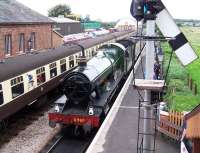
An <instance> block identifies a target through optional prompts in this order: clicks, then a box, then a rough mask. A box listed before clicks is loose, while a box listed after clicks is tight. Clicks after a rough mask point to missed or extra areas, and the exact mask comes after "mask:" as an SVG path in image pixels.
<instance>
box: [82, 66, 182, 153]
mask: <svg viewBox="0 0 200 153" xmlns="http://www.w3.org/2000/svg"><path fill="white" fill-rule="evenodd" d="M140 65H141V64H139V63H138V69H137V75H138V74H140V75H141V70H140V69H141V66H140ZM136 66H137V65H136ZM140 77H141V76H140ZM131 80H132V75H130V76H129V78H128V79H127V81H126V84H125V85H124V87H123V89H122V91H121V92H120V94H119V96H118V98H117V99H116V102H115V103H114V105H113V107H112V109H111V110H110V112H109V114H108V116H107V118H106V119H105V121H104V122H103V124H102V126H101V128H100V129H99V131H98V133H97V134H96V136H95V138H94V139H93V142H92V143H91V144H90V146H89V148H88V150H87V152H86V153H137V129H138V99H139V98H138V96H139V95H138V92H137V90H135V89H134V88H133V86H132V85H131ZM179 152H180V151H179V146H178V144H175V143H173V142H172V141H170V140H168V139H167V138H165V137H161V135H160V134H159V133H158V134H157V137H156V153H179Z"/></svg>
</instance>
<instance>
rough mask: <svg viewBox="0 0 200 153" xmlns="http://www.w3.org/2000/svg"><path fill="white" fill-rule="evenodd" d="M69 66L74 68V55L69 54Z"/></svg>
mask: <svg viewBox="0 0 200 153" xmlns="http://www.w3.org/2000/svg"><path fill="white" fill-rule="evenodd" d="M69 67H70V68H73V67H74V56H73V55H72V56H69Z"/></svg>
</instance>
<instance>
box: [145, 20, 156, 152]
mask: <svg viewBox="0 0 200 153" xmlns="http://www.w3.org/2000/svg"><path fill="white" fill-rule="evenodd" d="M146 35H147V36H150V37H151V36H155V20H147V22H146ZM145 49H146V66H145V67H146V68H145V72H146V75H145V79H146V80H153V76H154V70H153V68H154V58H155V55H154V53H155V48H154V41H147V42H146V48H145ZM144 100H145V102H144V118H145V119H144V139H143V148H144V153H149V151H148V150H145V149H151V148H152V145H151V140H152V135H149V134H152V133H153V126H152V120H151V119H148V118H153V110H152V106H151V91H150V90H145V97H144Z"/></svg>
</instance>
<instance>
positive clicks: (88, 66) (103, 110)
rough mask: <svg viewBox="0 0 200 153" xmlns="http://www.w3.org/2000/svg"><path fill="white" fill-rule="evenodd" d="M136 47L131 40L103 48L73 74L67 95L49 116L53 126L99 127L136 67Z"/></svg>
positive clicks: (68, 78)
mask: <svg viewBox="0 0 200 153" xmlns="http://www.w3.org/2000/svg"><path fill="white" fill-rule="evenodd" d="M135 47H136V43H134V42H133V41H131V40H128V39H126V40H125V39H124V40H120V41H118V42H117V43H109V44H106V45H103V46H102V47H100V49H99V50H98V52H97V54H96V55H95V56H94V57H92V58H91V59H90V60H89V61H88V62H86V63H85V64H83V63H81V65H79V66H78V67H77V68H76V69H74V70H73V71H71V72H69V73H68V74H67V75H66V76H65V78H64V80H63V82H62V90H63V93H64V94H63V96H62V97H61V98H60V99H58V100H57V101H56V102H55V110H54V111H53V112H50V113H49V125H50V126H51V127H55V126H56V124H61V125H64V126H72V127H74V128H75V129H77V127H78V128H79V127H80V128H81V129H84V128H85V127H86V126H87V127H88V126H89V127H90V128H98V127H99V126H100V124H101V122H102V121H103V119H104V118H105V116H106V114H107V113H108V111H109V109H110V107H111V105H112V98H113V96H114V95H115V93H116V91H117V89H119V85H120V82H121V81H122V80H123V79H125V78H126V76H127V74H128V72H130V70H131V68H132V57H133V56H132V55H133V50H134V49H135ZM84 130H85V129H84ZM85 131H87V130H85ZM74 132H75V131H74Z"/></svg>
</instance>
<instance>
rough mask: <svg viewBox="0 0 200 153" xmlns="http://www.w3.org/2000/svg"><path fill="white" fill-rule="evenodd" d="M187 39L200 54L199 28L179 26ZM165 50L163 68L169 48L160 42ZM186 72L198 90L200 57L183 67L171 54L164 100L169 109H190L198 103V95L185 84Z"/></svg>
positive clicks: (199, 101)
mask: <svg viewBox="0 0 200 153" xmlns="http://www.w3.org/2000/svg"><path fill="white" fill-rule="evenodd" d="M181 30H182V31H183V33H184V34H185V35H186V37H187V39H188V40H189V41H190V43H191V45H192V47H193V48H194V50H195V51H196V53H197V54H198V55H199V56H200V28H194V27H184V28H181ZM162 48H163V50H164V52H165V60H164V69H165V70H166V69H167V65H168V61H169V57H170V52H171V49H170V47H169V45H168V44H167V43H164V44H162ZM187 74H190V75H191V77H192V79H193V80H194V82H195V83H196V84H197V86H198V93H200V92H199V90H200V77H199V76H200V59H198V60H196V61H195V62H193V63H191V64H190V65H189V66H187V67H183V66H182V65H181V64H180V62H179V61H178V59H177V58H176V56H175V55H173V58H172V61H171V65H170V69H169V74H168V80H167V81H168V91H167V95H165V97H164V98H165V100H166V101H168V105H169V109H172V110H176V111H191V110H192V109H193V108H194V107H196V106H197V105H198V104H200V95H199V94H197V95H196V96H195V95H193V93H192V92H191V91H190V89H189V88H188V86H187Z"/></svg>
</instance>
